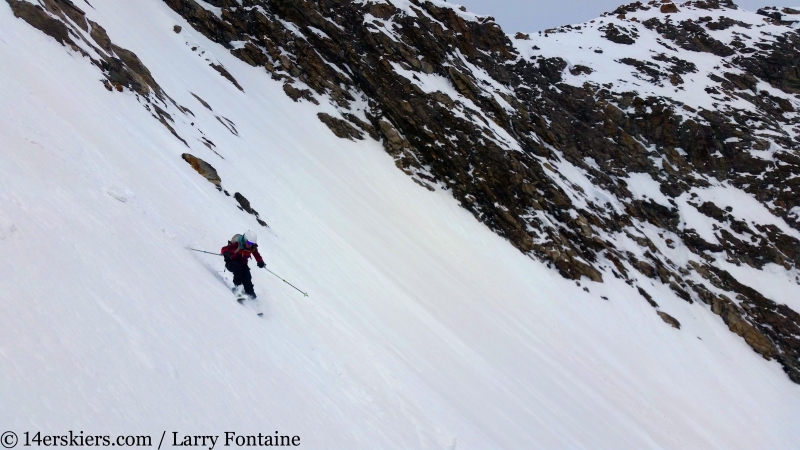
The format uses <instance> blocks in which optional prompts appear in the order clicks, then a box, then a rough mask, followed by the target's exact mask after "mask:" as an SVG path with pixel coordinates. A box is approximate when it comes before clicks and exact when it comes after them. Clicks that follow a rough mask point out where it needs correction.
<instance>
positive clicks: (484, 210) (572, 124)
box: [7, 0, 800, 383]
mask: <svg viewBox="0 0 800 450" xmlns="http://www.w3.org/2000/svg"><path fill="white" fill-rule="evenodd" d="M7 1H8V3H9V4H10V5H12V8H13V9H14V12H15V14H17V15H18V17H21V18H23V19H24V20H26V21H27V22H28V23H30V24H31V25H32V26H35V27H36V28H39V29H41V30H42V31H43V32H45V33H48V34H49V35H51V36H53V37H54V38H55V39H56V40H59V42H61V43H63V44H64V45H67V46H69V45H70V41H68V39H71V37H70V36H71V34H70V33H67V34H66V35H65V33H64V32H63V29H62V28H61V27H60V25H57V24H55V23H53V22H51V21H50V20H49V19H53V20H56V19H54V16H53V15H47V14H45V16H46V17H45V16H42V15H41V14H43V11H44V10H43V9H42V8H39V9H36V8H37V6H33V7H31V6H25V5H30V4H29V3H27V2H22V1H17V0H7ZM43 1H44V0H43ZM164 2H165V3H166V4H167V5H168V6H169V7H170V8H172V9H173V10H174V11H175V12H176V13H178V14H180V15H181V16H182V17H183V18H184V19H185V20H186V21H187V22H188V23H189V24H190V25H191V26H192V27H194V29H195V30H197V31H198V32H200V33H202V34H203V35H205V36H206V37H207V38H209V39H210V40H212V41H214V42H216V43H218V44H219V45H221V46H223V47H225V48H227V49H228V50H230V51H231V53H232V54H234V55H236V56H237V57H238V58H240V59H241V60H242V61H244V62H246V63H247V64H250V65H251V66H254V67H260V68H263V70H264V72H265V73H266V74H268V75H269V76H271V77H272V78H273V79H276V80H280V81H281V82H282V84H283V90H284V92H285V93H286V95H287V96H289V97H290V98H292V99H293V100H295V101H298V102H301V101H307V102H310V103H313V104H315V105H316V104H318V103H319V102H325V101H327V102H329V103H330V104H331V105H332V106H334V107H335V108H336V109H337V110H338V112H339V115H338V116H334V115H332V114H325V113H320V114H319V115H318V117H319V119H320V120H321V121H322V122H323V123H325V124H326V125H327V126H328V127H329V128H330V129H331V131H332V132H333V133H334V134H335V135H336V136H338V137H340V138H345V139H353V140H358V139H366V138H367V136H370V137H371V138H373V139H376V140H380V141H381V142H382V143H383V145H384V147H385V149H386V151H387V152H388V153H389V154H390V155H391V156H392V157H393V158H394V159H395V163H396V165H397V167H398V168H399V169H400V170H402V171H404V172H405V173H407V174H408V175H409V176H411V177H412V178H413V179H414V181H415V182H417V183H418V184H420V185H421V186H423V187H425V188H427V189H431V190H433V189H436V188H438V189H444V190H447V191H449V192H450V193H452V195H453V196H454V197H455V198H456V199H457V200H459V201H460V202H461V204H462V205H463V207H464V208H466V209H467V210H469V211H470V212H471V213H472V214H473V215H474V216H475V217H476V218H477V219H478V220H480V221H481V222H483V223H485V224H486V225H487V226H489V227H490V228H491V229H492V230H494V231H495V232H497V233H498V234H499V235H501V236H503V237H505V238H507V239H508V241H509V242H511V243H512V244H513V245H514V246H515V247H516V248H518V249H519V250H520V251H522V252H523V253H525V254H527V255H529V256H531V257H533V258H537V259H541V260H543V261H545V262H546V263H547V264H548V265H550V266H552V267H554V269H555V270H557V271H558V272H559V273H560V274H561V275H563V276H564V277H566V278H571V279H576V280H577V279H580V278H582V277H587V278H588V279H590V280H593V281H597V282H600V281H603V280H604V279H605V278H607V277H614V278H618V279H621V280H624V281H625V282H626V283H628V284H630V285H631V286H632V287H636V288H638V292H640V293H641V295H642V296H643V297H644V298H645V299H646V300H647V301H648V302H650V304H651V305H652V306H654V307H658V303H656V301H655V300H654V299H653V298H652V296H650V295H649V294H648V293H647V291H645V290H644V289H642V287H641V286H640V284H644V283H643V282H644V281H645V280H646V281H647V283H650V282H655V283H662V284H664V285H665V286H668V287H669V288H670V289H671V290H672V291H673V292H674V293H675V295H676V296H677V297H678V298H681V299H683V300H685V301H687V302H690V303H698V304H700V305H708V306H709V308H710V309H711V311H712V312H714V313H715V314H717V315H719V316H720V318H721V320H722V321H723V322H724V323H725V324H726V325H727V326H728V328H729V329H730V330H731V331H732V332H734V333H736V334H737V335H739V336H741V337H742V338H743V339H744V340H745V342H747V343H748V344H749V345H750V346H751V347H752V348H753V349H754V351H756V352H758V353H759V354H761V355H762V356H764V357H765V358H768V359H775V360H777V361H779V362H780V363H781V364H782V365H783V367H784V370H785V371H786V373H787V374H788V375H789V377H790V378H791V379H792V380H793V381H795V382H797V383H800V340H798V338H797V336H800V316H798V314H797V312H795V311H792V310H791V309H790V308H788V307H786V306H785V305H780V304H777V303H775V302H774V301H772V300H770V299H768V298H767V297H765V296H764V295H763V294H762V293H760V292H758V291H756V290H754V289H752V288H750V287H748V286H747V285H745V284H743V283H742V282H741V281H739V280H736V279H735V278H734V277H733V276H731V275H730V274H729V273H728V272H727V271H725V270H723V269H720V268H719V265H718V264H716V263H715V262H716V261H723V262H725V263H727V264H735V265H745V266H748V267H751V268H753V269H754V270H757V269H762V268H764V267H765V266H766V265H767V264H775V265H777V266H779V267H780V266H782V267H783V268H785V269H786V270H791V269H794V268H797V267H798V265H800V241H798V239H796V238H795V237H794V236H795V234H793V232H790V231H787V229H786V228H779V227H777V226H775V225H768V224H757V223H755V222H753V221H747V220H745V219H744V218H742V217H741V216H739V215H737V214H738V213H739V212H740V211H738V210H732V211H731V210H727V209H725V208H722V207H720V206H718V205H716V204H714V203H713V202H709V201H707V200H704V199H702V198H699V197H698V196H697V193H696V192H697V191H698V190H702V189H707V188H709V187H711V186H712V184H714V185H719V184H720V183H723V182H724V183H725V185H726V186H730V187H731V189H733V188H736V189H738V192H742V193H746V194H747V195H749V196H750V197H751V198H753V199H755V200H756V201H757V202H758V203H759V204H760V205H761V206H763V207H764V208H765V210H766V211H768V213H769V214H772V215H774V216H776V218H781V219H782V220H784V221H785V222H786V223H787V224H788V225H789V227H792V228H793V229H794V230H800V222H798V221H797V220H796V216H797V215H798V214H800V212H798V211H800V209H798V208H800V156H798V151H800V139H798V137H797V136H798V135H800V120H799V119H798V116H797V114H796V110H797V104H796V103H795V97H793V95H795V94H800V66H798V64H800V63H798V62H799V61H800V46H798V44H800V37H798V33H797V31H795V30H793V29H791V28H789V27H786V26H785V25H782V24H783V23H784V22H787V20H786V19H787V17H789V15H791V14H795V13H794V12H791V11H789V12H787V11H780V12H778V11H777V10H772V9H770V10H766V9H765V14H762V15H761V16H755V15H754V17H757V18H758V20H760V21H767V22H764V23H769V24H772V25H773V26H782V27H783V28H782V29H781V30H782V31H781V32H780V33H778V34H774V33H771V34H769V36H767V35H762V36H763V37H759V38H754V37H752V36H750V35H748V34H747V33H750V34H753V35H756V32H755V31H754V30H756V29H758V28H759V25H761V23H757V21H756V22H752V23H751V22H747V23H745V22H742V21H734V20H732V19H730V18H728V17H725V16H724V14H725V13H726V11H727V10H730V9H735V5H733V4H732V3H731V2H730V1H717V0H708V1H694V2H687V3H682V4H681V5H680V8H678V7H677V6H675V5H674V4H672V3H664V4H662V3H660V2H655V1H651V2H649V3H647V4H642V3H641V2H636V3H632V4H630V5H625V6H622V7H620V8H618V9H617V10H615V11H614V13H613V15H614V16H616V17H615V18H614V20H609V19H608V18H609V15H608V14H607V15H604V18H606V20H607V23H604V24H598V26H597V32H598V37H599V39H597V40H598V41H601V42H602V45H603V46H606V45H608V46H610V45H614V46H618V47H624V48H626V49H635V48H636V47H637V45H635V44H636V43H637V40H638V41H639V42H641V40H640V39H639V37H640V35H642V34H645V33H652V36H654V37H655V38H656V40H657V42H658V44H659V46H660V47H659V48H656V49H649V51H644V52H640V53H639V54H637V55H636V56H635V57H633V56H632V57H626V58H621V59H619V60H618V61H610V58H609V61H608V63H609V64H611V63H614V64H617V63H618V64H621V65H623V66H625V67H628V68H629V69H630V70H632V71H634V72H633V73H634V75H633V80H632V81H635V82H636V83H648V84H651V85H654V86H658V87H660V88H669V89H675V90H676V92H677V90H678V89H683V88H684V87H685V86H689V83H690V82H691V81H690V80H691V79H692V78H698V77H700V76H703V77H705V76H706V74H702V73H699V71H698V65H700V64H695V63H694V62H692V61H691V60H692V58H690V57H689V56H688V55H689V54H700V55H708V57H714V58H722V60H721V63H720V66H719V67H715V72H714V73H712V74H710V75H708V77H707V78H708V79H709V80H710V81H709V84H708V85H706V86H704V89H705V92H706V93H708V96H709V98H710V99H711V101H710V102H709V103H711V102H713V105H714V106H713V107H710V108H709V107H707V106H705V107H702V106H701V107H697V105H695V107H692V106H690V105H685V104H682V103H680V102H677V101H675V100H673V99H672V98H669V97H664V96H659V95H641V94H639V92H638V91H637V90H634V89H633V88H632V87H630V85H627V86H623V85H617V87H615V86H614V85H612V84H611V83H606V84H600V83H594V82H592V81H591V77H592V76H593V75H595V74H596V73H598V72H601V71H602V70H603V68H602V67H589V66H588V65H581V64H576V65H572V66H570V64H568V63H567V62H566V61H565V60H564V59H562V58H559V57H544V56H533V57H525V56H524V55H523V54H522V52H521V51H520V48H519V47H515V44H514V43H513V42H512V40H511V39H510V38H509V37H508V36H506V35H505V34H504V33H503V31H502V30H501V29H500V27H499V26H497V24H495V23H494V21H493V20H492V19H491V18H486V17H484V18H478V19H477V20H472V19H465V18H464V17H462V15H460V13H459V12H458V11H456V10H453V9H450V8H446V7H439V6H435V5H433V4H432V3H429V2H427V1H424V0H411V1H410V5H409V6H408V8H406V9H400V8H397V7H395V6H394V5H392V4H391V3H383V2H363V3H355V2H351V1H345V0H319V1H310V0H270V1H266V0H207V2H208V3H209V4H211V5H213V6H215V7H217V8H221V14H220V15H219V17H218V16H217V15H216V14H214V13H211V12H209V11H207V10H206V9H204V8H203V7H202V6H201V5H200V4H198V3H197V2H195V1H194V0H164ZM44 4H46V5H68V6H64V7H60V9H59V8H56V10H57V11H61V12H60V13H59V14H60V16H58V17H62V18H63V19H62V20H59V23H62V24H63V25H65V26H68V27H78V28H82V27H86V28H83V29H87V28H90V29H91V32H90V33H91V36H92V39H93V42H94V43H93V44H92V45H94V46H96V47H97V48H99V49H103V54H105V55H108V56H107V57H104V58H103V59H102V61H97V62H96V64H97V65H98V67H100V68H101V69H102V70H103V71H104V74H106V77H107V80H108V81H107V86H109V88H116V89H118V90H122V89H123V88H127V89H130V90H132V91H134V92H136V93H137V94H139V95H142V96H145V95H147V96H148V98H155V99H156V100H158V99H161V101H162V102H164V101H165V100H164V99H166V102H169V98H168V97H166V94H164V93H163V91H161V89H160V88H158V85H157V84H156V83H155V80H153V79H152V76H150V73H149V71H147V69H146V68H145V67H144V66H143V65H142V64H141V61H139V60H138V58H136V56H135V55H134V54H132V53H130V52H127V51H125V50H124V49H119V48H118V47H116V46H114V45H113V44H111V42H110V40H109V39H108V36H106V34H105V31H103V30H102V28H100V27H99V25H96V24H93V23H91V24H89V23H86V21H85V20H84V22H80V20H78V21H75V19H74V18H73V16H74V17H78V18H80V17H82V14H81V13H79V12H76V10H75V9H76V8H75V9H73V8H74V5H73V6H69V5H72V4H71V3H70V2H69V1H67V0H63V1H58V2H56V1H55V0H47V1H45V2H44ZM15 5H16V6H15ZM698 9H699V10H702V11H704V12H703V17H702V18H701V19H700V20H689V19H685V20H682V19H681V16H680V14H681V13H682V12H683V11H687V10H695V11H696V10H698ZM77 11H79V10H77ZM639 12H648V14H649V13H655V14H659V13H660V15H658V16H656V17H650V16H648V17H650V18H648V19H647V20H644V18H643V20H642V21H641V22H639V21H638V19H636V14H637V13H639ZM776 13H777V15H776ZM52 14H56V13H52ZM650 15H651V16H652V14H650ZM778 15H780V17H778ZM712 16H713V17H712ZM626 17H628V19H626ZM737 17H738V16H737ZM79 22H80V23H79ZM612 22H613V23H612ZM81 24H83V25H81ZM585 26H587V27H588V25H587V24H585ZM76 29H77V28H76ZM720 30H725V33H733V32H734V31H735V33H733V35H734V36H735V38H734V39H733V40H732V41H725V42H723V40H724V39H722V37H720V35H716V37H715V34H714V33H716V32H717V31H720ZM576 31H581V32H582V31H583V30H581V27H580V26H568V27H562V28H560V29H558V30H548V33H550V34H553V33H562V32H576ZM76 35H77V34H76ZM81 36H82V34H81ZM718 38H719V39H718ZM517 39H519V41H518V42H521V43H524V45H525V46H527V48H531V43H530V40H531V36H525V35H521V36H519V37H518V38H517ZM721 39H722V40H721ZM532 40H534V43H535V44H536V45H534V46H533V48H534V50H537V51H538V50H546V48H545V46H546V42H547V41H546V40H545V41H542V40H538V41H537V40H536V37H535V36H533V39H532ZM234 43H236V44H234ZM518 45H520V46H521V45H522V44H518ZM75 51H79V50H75ZM681 52H682V53H681ZM601 53H602V50H601V49H599V48H598V49H595V50H594V51H593V54H601ZM93 61H94V60H93ZM213 69H214V70H216V71H218V72H219V73H220V75H221V76H224V77H225V78H226V79H228V80H229V81H230V82H231V83H232V84H234V85H235V86H237V87H238V88H239V89H241V86H239V85H238V83H237V82H236V80H235V79H234V78H233V76H232V75H231V74H230V73H229V72H227V70H225V69H224V68H222V67H221V66H219V67H213ZM226 74H227V75H226ZM570 76H571V77H579V78H580V79H586V80H587V81H586V82H585V83H584V82H582V83H583V84H574V83H573V84H570V83H568V82H567V81H568V79H569V77H570ZM431 80H435V81H437V82H443V83H445V84H448V85H450V86H451V88H452V89H451V90H448V91H447V92H443V91H442V90H437V89H433V88H431V87H430V84H429V83H427V82H429V81H431ZM762 82H765V83H767V84H768V85H770V86H771V87H772V88H774V90H772V91H770V92H768V91H767V90H764V89H761V90H759V86H761V87H762V88H763V87H764V86H765V85H764V84H762ZM156 100H154V101H156ZM202 103H203V104H204V105H205V107H207V108H208V109H209V110H210V109H211V107H210V105H207V104H206V103H205V102H202ZM742 105H747V106H746V107H743V106H742ZM152 109H153V110H154V111H155V113H154V116H157V118H159V120H161V121H162V123H164V124H165V126H167V127H168V128H169V123H170V118H169V115H168V114H166V112H164V110H163V109H161V108H155V107H154V108H152ZM217 118H218V120H219V121H220V123H222V124H223V125H225V126H226V128H228V129H229V130H230V131H231V133H233V134H237V131H236V127H235V125H234V124H233V123H230V121H227V119H224V118H220V117H219V116H217ZM171 131H173V133H174V130H171ZM176 136H177V134H176ZM178 137H179V136H178ZM179 138H180V137H179ZM767 151H769V152H770V155H771V157H770V158H771V159H765V158H761V157H758V156H757V154H758V152H767ZM633 173H636V174H643V175H644V176H646V177H647V180H648V182H651V183H653V184H654V185H656V186H658V188H657V190H658V193H657V194H658V195H659V196H663V199H661V200H658V199H655V198H643V197H641V196H640V195H638V194H636V193H635V191H636V188H637V186H634V185H631V184H629V183H631V178H629V175H630V174H633ZM576 174H579V175H580V176H577V175H576ZM591 190H599V191H601V192H602V195H600V196H597V195H594V194H591V192H588V191H591ZM650 194H651V195H650V197H653V196H654V195H655V194H653V193H650ZM237 195H240V194H238V193H237ZM242 198H243V197H242ZM245 200H246V199H245ZM237 201H238V202H239V205H240V206H241V207H242V209H243V210H246V211H247V210H248V209H250V210H252V207H251V206H250V204H249V202H243V201H242V200H241V199H239V198H238V197H237ZM681 208H694V209H695V210H696V213H697V214H698V215H702V216H703V217H706V218H708V220H709V221H711V222H713V226H714V227H716V228H714V233H713V235H714V238H715V239H711V238H710V237H709V236H708V233H705V234H704V233H701V232H700V231H698V230H696V229H693V228H691V227H687V226H685V212H682V209H681ZM248 212H249V211H248ZM631 245H635V246H637V249H638V250H640V251H639V252H638V253H636V254H634V253H633V252H632V251H630V250H628V248H630V246H631ZM678 247H679V248H681V249H686V253H688V254H689V255H690V258H689V262H688V263H686V262H684V263H676V262H674V261H672V260H671V259H670V257H669V256H668V254H669V252H670V250H672V249H676V248H678ZM651 280H652V281H651ZM721 292H724V293H725V294H721ZM659 301H660V300H659ZM661 304H662V305H663V304H664V303H661ZM698 307H699V306H698ZM659 315H660V316H661V317H662V319H664V320H665V321H666V322H668V323H670V324H671V325H673V326H676V328H677V327H679V324H678V322H677V320H676V319H674V318H672V317H671V316H668V315H667V314H666V313H662V312H661V311H659ZM668 319H671V320H674V321H675V322H674V323H672V322H671V321H670V320H668Z"/></svg>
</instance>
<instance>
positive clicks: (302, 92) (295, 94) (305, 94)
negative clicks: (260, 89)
mask: <svg viewBox="0 0 800 450" xmlns="http://www.w3.org/2000/svg"><path fill="white" fill-rule="evenodd" d="M283 92H285V93H286V95H288V96H289V98H291V99H292V100H294V101H299V100H300V99H301V98H303V99H306V100H308V101H309V102H311V103H313V104H315V105H319V102H318V101H317V99H315V98H314V95H313V94H312V93H311V91H310V90H308V89H297V88H296V87H294V86H292V85H291V83H285V84H284V85H283Z"/></svg>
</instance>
